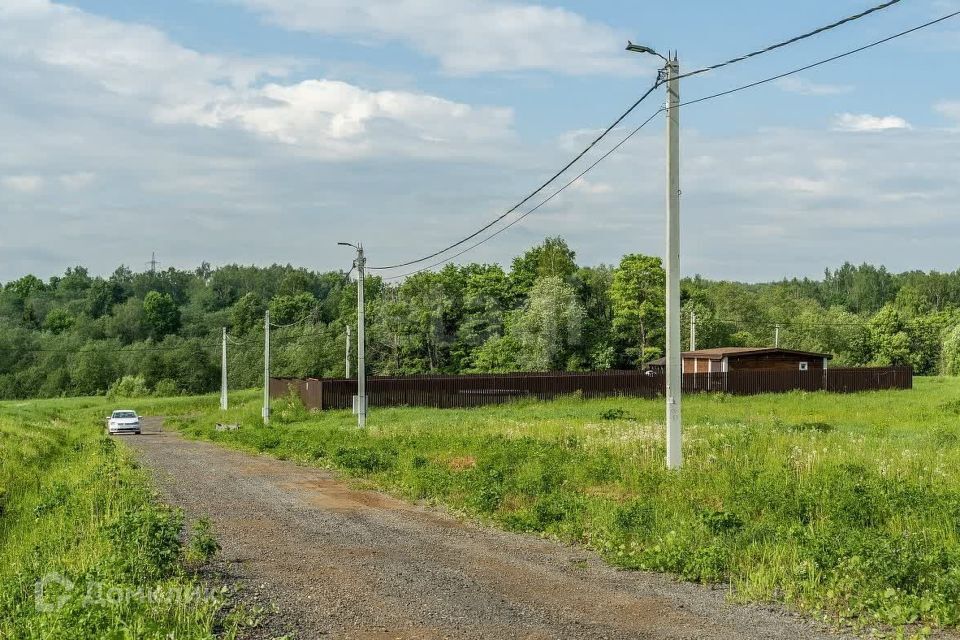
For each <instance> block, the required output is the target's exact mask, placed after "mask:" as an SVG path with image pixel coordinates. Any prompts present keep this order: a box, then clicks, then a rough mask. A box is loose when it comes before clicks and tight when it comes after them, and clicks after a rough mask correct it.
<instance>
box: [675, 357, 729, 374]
mask: <svg viewBox="0 0 960 640" xmlns="http://www.w3.org/2000/svg"><path fill="white" fill-rule="evenodd" d="M712 370H713V371H720V363H719V362H715V363H714V365H713V369H712ZM710 371H711V369H710V360H709V358H684V359H683V372H684V373H709V372H710Z"/></svg>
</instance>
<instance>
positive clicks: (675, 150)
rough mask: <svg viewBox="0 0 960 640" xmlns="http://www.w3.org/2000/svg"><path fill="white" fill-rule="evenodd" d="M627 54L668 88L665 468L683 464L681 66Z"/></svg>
mask: <svg viewBox="0 0 960 640" xmlns="http://www.w3.org/2000/svg"><path fill="white" fill-rule="evenodd" d="M627 51H633V52H636V53H646V54H649V55H654V56H657V57H659V58H660V59H661V60H663V61H664V62H666V63H667V64H666V67H665V68H664V69H663V70H662V71H661V74H662V75H661V76H660V78H661V80H662V81H663V82H664V83H665V84H666V85H667V105H666V107H665V109H664V110H665V111H666V114H667V230H666V231H667V233H666V236H667V243H666V244H667V246H666V256H665V259H664V267H665V269H666V275H667V359H666V360H667V384H666V404H667V407H666V414H667V420H666V423H667V468H668V469H679V468H680V465H681V463H682V462H683V456H682V450H681V443H680V423H681V420H680V416H681V414H680V396H681V395H682V393H683V391H682V387H683V366H682V363H681V355H680V78H679V76H680V62H679V60H678V59H677V55H676V53H673V54H671V55H670V57H669V58H665V57H664V56H662V55H660V54H659V53H657V52H656V51H654V50H653V49H652V48H650V47H646V46H643V45H639V44H633V43H632V42H629V41H628V42H627Z"/></svg>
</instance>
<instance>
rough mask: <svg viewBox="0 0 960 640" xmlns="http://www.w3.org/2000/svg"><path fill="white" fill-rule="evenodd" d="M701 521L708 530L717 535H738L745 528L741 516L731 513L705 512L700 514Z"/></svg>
mask: <svg viewBox="0 0 960 640" xmlns="http://www.w3.org/2000/svg"><path fill="white" fill-rule="evenodd" d="M700 519H701V521H703V524H705V525H707V529H709V530H710V531H711V532H712V533H716V534H729V533H736V532H737V531H739V530H740V529H742V528H743V520H742V519H741V518H740V516H738V515H737V514H735V513H730V512H729V511H705V512H703V513H702V514H700Z"/></svg>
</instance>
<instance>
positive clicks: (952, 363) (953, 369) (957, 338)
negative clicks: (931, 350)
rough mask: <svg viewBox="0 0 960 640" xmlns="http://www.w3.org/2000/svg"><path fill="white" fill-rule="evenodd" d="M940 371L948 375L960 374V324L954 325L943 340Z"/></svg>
mask: <svg viewBox="0 0 960 640" xmlns="http://www.w3.org/2000/svg"><path fill="white" fill-rule="evenodd" d="M940 371H941V373H943V374H944V375H947V376H960V324H957V325H955V326H954V327H952V328H951V329H950V330H949V331H948V332H947V335H946V338H944V340H943V349H942V350H941V352H940Z"/></svg>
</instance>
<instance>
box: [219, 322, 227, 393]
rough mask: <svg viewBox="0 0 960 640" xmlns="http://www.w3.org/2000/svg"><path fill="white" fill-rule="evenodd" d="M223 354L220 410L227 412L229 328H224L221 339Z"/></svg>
mask: <svg viewBox="0 0 960 640" xmlns="http://www.w3.org/2000/svg"><path fill="white" fill-rule="evenodd" d="M220 345H221V347H222V353H221V356H220V410H221V411H226V410H227V328H226V327H224V328H223V336H222V337H221V339H220Z"/></svg>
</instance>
